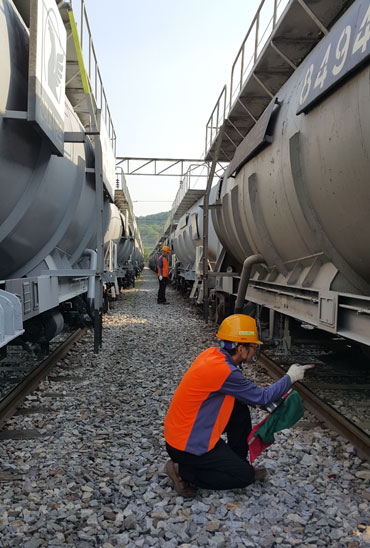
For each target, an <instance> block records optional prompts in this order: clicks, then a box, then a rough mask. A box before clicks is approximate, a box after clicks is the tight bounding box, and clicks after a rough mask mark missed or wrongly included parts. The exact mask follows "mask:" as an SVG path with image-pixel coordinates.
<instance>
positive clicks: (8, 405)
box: [0, 329, 86, 428]
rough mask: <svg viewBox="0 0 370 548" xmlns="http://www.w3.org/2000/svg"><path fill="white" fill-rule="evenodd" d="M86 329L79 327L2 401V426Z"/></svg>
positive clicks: (0, 403)
mask: <svg viewBox="0 0 370 548" xmlns="http://www.w3.org/2000/svg"><path fill="white" fill-rule="evenodd" d="M85 332H86V329H77V331H75V332H74V333H73V334H72V335H71V336H70V337H68V339H67V340H65V341H64V342H63V343H62V344H61V345H60V346H59V347H58V348H57V349H56V350H55V351H54V352H53V353H52V354H50V356H48V357H47V358H46V359H45V360H44V361H42V362H41V363H40V364H39V365H38V366H37V367H36V368H35V369H34V370H33V371H32V372H31V373H30V374H29V375H27V377H25V378H24V379H23V381H22V382H21V383H20V384H18V385H17V386H16V387H15V388H13V390H12V391H11V392H9V394H8V395H7V396H5V398H4V399H2V400H1V401H0V428H1V427H2V426H3V424H4V422H5V421H6V420H7V419H8V418H9V417H11V416H12V415H13V414H14V413H15V411H16V410H17V409H18V408H19V407H20V405H21V404H22V402H23V401H24V399H25V397H26V396H28V394H30V393H31V392H33V390H34V389H35V388H36V387H37V386H38V385H39V384H40V382H41V381H42V380H43V379H44V378H45V377H46V376H47V375H48V374H49V372H50V371H51V370H52V369H53V367H54V365H55V363H56V362H57V361H58V360H61V359H62V358H64V356H65V355H66V354H67V352H68V350H69V349H70V348H71V347H72V346H73V345H74V343H75V342H76V341H78V340H79V339H80V338H81V337H82V335H83V334H84V333H85Z"/></svg>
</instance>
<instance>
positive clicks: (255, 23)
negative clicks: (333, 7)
mask: <svg viewBox="0 0 370 548" xmlns="http://www.w3.org/2000/svg"><path fill="white" fill-rule="evenodd" d="M265 2H266V0H262V1H261V3H260V5H259V6H258V9H257V11H256V14H255V16H254V17H253V19H252V22H251V24H250V26H249V29H248V32H247V34H246V36H245V38H244V40H243V42H242V44H241V46H240V48H239V51H238V53H237V55H236V58H235V60H234V62H233V64H232V69H231V78H230V89H229V98H228V102H229V105H228V111H227V114H226V104H225V107H224V116H223V118H222V121H221V123H218V118H219V116H218V114H217V119H216V125H214V118H213V116H214V113H215V112H216V111H217V113H219V110H220V102H221V98H222V95H223V93H224V92H225V94H226V85H225V86H224V87H223V89H222V91H221V93H220V96H219V98H218V99H217V102H216V105H215V107H214V109H213V111H212V114H211V116H210V117H209V120H208V122H207V126H206V150H205V156H207V152H208V150H209V149H210V148H211V145H212V144H213V142H214V141H215V139H216V137H217V135H218V132H219V129H220V127H221V126H222V124H223V123H224V121H225V118H226V117H227V115H228V114H229V113H230V110H231V107H232V104H233V99H234V96H235V94H237V93H239V92H240V91H241V89H242V87H243V84H244V82H245V80H246V78H247V76H249V74H250V72H251V70H252V68H253V66H254V65H255V63H256V61H257V57H258V53H259V49H260V48H261V46H262V45H263V44H264V39H265V40H267V38H268V37H269V36H270V35H271V34H272V31H273V30H274V28H275V26H276V23H277V21H278V9H279V7H280V4H283V5H286V4H287V3H288V0H273V3H274V5H273V13H272V16H271V17H270V18H269V19H268V23H267V26H266V28H265V30H264V31H263V33H262V35H260V34H259V31H260V20H261V11H262V8H263V6H264V4H265ZM270 26H271V32H270V33H269V34H267V30H268V29H269V27H270ZM254 28H255V36H254V51H253V55H252V56H251V58H250V59H249V62H248V64H247V66H246V67H245V51H246V44H247V41H248V39H249V38H250V36H251V33H252V31H253V29H254ZM239 61H240V78H239V80H238V85H237V87H236V88H235V89H234V72H235V68H236V66H237V64H238V62H239ZM252 61H253V63H252ZM248 67H250V70H249V71H248ZM224 100H225V102H226V96H225V98H224Z"/></svg>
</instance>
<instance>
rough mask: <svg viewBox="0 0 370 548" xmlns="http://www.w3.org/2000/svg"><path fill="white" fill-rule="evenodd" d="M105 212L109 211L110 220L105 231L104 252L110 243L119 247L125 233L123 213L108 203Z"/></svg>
mask: <svg viewBox="0 0 370 548" xmlns="http://www.w3.org/2000/svg"><path fill="white" fill-rule="evenodd" d="M104 210H105V211H107V214H108V219H109V223H108V227H107V229H106V230H105V236H104V250H106V249H107V246H108V244H109V242H110V241H112V242H113V243H115V244H117V245H118V244H119V242H120V241H121V238H122V233H123V224H122V223H123V218H122V214H121V212H120V211H119V209H118V207H117V206H116V205H115V204H111V203H106V204H105V207H104Z"/></svg>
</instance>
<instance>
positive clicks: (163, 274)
mask: <svg viewBox="0 0 370 548" xmlns="http://www.w3.org/2000/svg"><path fill="white" fill-rule="evenodd" d="M169 252H170V248H169V247H168V245H164V246H163V247H162V254H161V255H160V256H159V257H158V261H157V274H158V281H159V289H158V298H157V303H158V304H169V303H168V302H167V301H166V284H167V279H168V260H167V257H168V254H169Z"/></svg>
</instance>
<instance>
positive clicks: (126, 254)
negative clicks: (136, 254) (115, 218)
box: [117, 214, 134, 266]
mask: <svg viewBox="0 0 370 548" xmlns="http://www.w3.org/2000/svg"><path fill="white" fill-rule="evenodd" d="M121 220H122V223H123V224H124V217H123V215H122V214H121ZM133 248H134V238H133V236H132V229H131V227H130V226H128V227H125V230H124V235H123V236H122V238H121V240H120V242H119V244H118V249H117V260H118V264H119V265H120V266H123V265H124V264H125V263H126V262H127V261H128V260H129V258H130V255H131V253H132V250H133Z"/></svg>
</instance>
